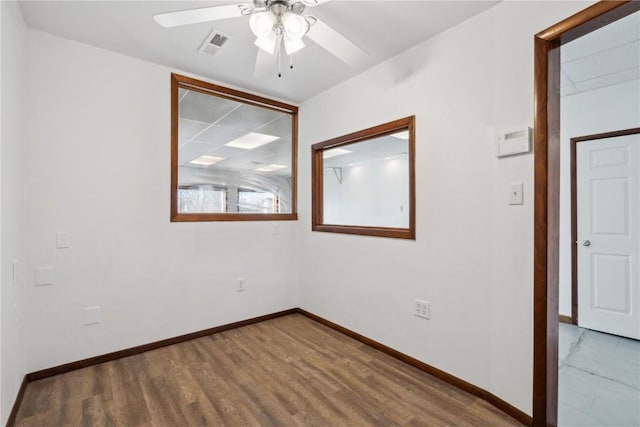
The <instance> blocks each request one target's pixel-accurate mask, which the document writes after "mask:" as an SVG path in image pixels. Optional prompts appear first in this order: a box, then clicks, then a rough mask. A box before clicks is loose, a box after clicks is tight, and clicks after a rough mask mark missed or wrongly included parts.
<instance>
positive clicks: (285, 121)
mask: <svg viewBox="0 0 640 427" xmlns="http://www.w3.org/2000/svg"><path fill="white" fill-rule="evenodd" d="M255 132H258V133H264V134H267V135H273V136H279V137H280V138H287V137H290V136H291V117H290V116H289V115H288V114H283V115H281V116H280V117H279V118H277V119H275V120H274V121H272V122H270V123H267V124H266V125H264V126H261V127H259V128H257V129H256V130H255Z"/></svg>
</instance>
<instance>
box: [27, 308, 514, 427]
mask: <svg viewBox="0 0 640 427" xmlns="http://www.w3.org/2000/svg"><path fill="white" fill-rule="evenodd" d="M16 425H18V426H21V427H22V426H38V427H41V426H56V427H57V426H66V425H74V426H80V425H81V426H127V427H128V426H160V427H164V426H229V427H235V426H278V427H279V426H305V427H310V426H321V427H326V426H349V427H353V426H385V427H388V426H430V427H432V426H519V425H520V424H519V423H518V422H517V421H516V420H514V419H512V418H510V417H509V416H507V415H506V414H504V413H502V412H500V411H499V410H497V409H496V408H494V407H493V406H491V405H490V404H488V403H487V402H485V401H483V400H480V399H479V398H477V397H475V396H473V395H471V394H469V393H466V392H464V391H462V390H460V389H457V388H455V387H453V386H451V385H449V384H447V383H445V382H443V381H441V380H438V379H436V378H434V377H432V376H430V375H428V374H426V373H424V372H422V371H420V370H418V369H416V368H414V367H412V366H409V365H407V364H405V363H403V362H401V361H398V360H396V359H394V358H393V357H390V356H389V355H386V354H384V353H381V352H379V351H378V350H375V349H373V348H371V347H368V346H367V345H365V344H362V343H360V342H358V341H355V340H353V339H352V338H350V337H348V336H346V335H344V334H342V333H340V332H337V331H335V330H333V329H330V328H328V327H326V326H324V325H322V324H319V323H317V322H315V321H313V320H311V319H309V318H307V317H304V316H301V315H299V314H292V315H288V316H284V317H280V318H276V319H272V320H268V321H265V322H262V323H258V324H254V325H249V326H244V327H242V328H237V329H233V330H228V331H224V332H220V333H218V334H214V335H210V336H206V337H201V338H198V339H194V340H192V341H187V342H184V343H180V344H175V345H171V346H168V347H164V348H161V349H157V350H153V351H149V352H147V353H143V354H138V355H134V356H130V357H126V358H123V359H119V360H115V361H112V362H107V363H103V364H100V365H95V366H91V367H88V368H84V369H79V370H77V371H73V372H68V373H66V374H61V375H58V376H55V377H51V378H47V379H43V380H40V381H35V382H32V383H29V384H28V385H27V389H26V393H25V396H24V399H23V401H22V405H21V407H20V409H19V411H18V417H17V421H16Z"/></svg>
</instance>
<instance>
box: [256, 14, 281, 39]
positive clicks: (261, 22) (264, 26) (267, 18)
mask: <svg viewBox="0 0 640 427" xmlns="http://www.w3.org/2000/svg"><path fill="white" fill-rule="evenodd" d="M275 22H276V17H275V16H273V13H271V12H268V11H267V12H260V13H254V14H253V15H251V18H250V19H249V27H251V31H253V34H255V36H256V37H258V38H264V37H267V36H268V35H269V34H271V32H272V31H273V25H274V24H275Z"/></svg>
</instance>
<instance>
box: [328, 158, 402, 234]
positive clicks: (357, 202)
mask: <svg viewBox="0 0 640 427" xmlns="http://www.w3.org/2000/svg"><path fill="white" fill-rule="evenodd" d="M341 169H342V172H341V173H342V182H340V181H338V178H337V176H336V174H335V173H334V171H333V169H332V168H325V169H324V183H323V194H324V201H323V209H324V213H323V220H324V223H325V224H347V225H361V226H378V227H402V228H407V227H409V162H408V157H407V155H406V154H405V155H396V156H394V157H393V158H389V159H388V160H385V159H374V160H368V161H363V162H359V163H358V164H354V165H353V166H345V167H342V168H341ZM338 176H339V175H338Z"/></svg>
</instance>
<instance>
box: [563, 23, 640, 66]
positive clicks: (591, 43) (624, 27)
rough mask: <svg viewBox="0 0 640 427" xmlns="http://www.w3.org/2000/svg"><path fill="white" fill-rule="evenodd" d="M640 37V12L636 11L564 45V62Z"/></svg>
mask: <svg viewBox="0 0 640 427" xmlns="http://www.w3.org/2000/svg"><path fill="white" fill-rule="evenodd" d="M639 39H640V13H634V14H631V15H629V16H626V17H624V18H622V19H620V20H618V21H616V22H615V24H614V25H606V26H604V27H602V28H600V29H598V30H597V31H593V32H591V33H589V34H587V35H585V36H582V37H579V38H577V39H576V40H574V41H572V42H569V43H567V44H566V45H564V46H563V47H562V63H565V62H571V61H575V60H576V59H579V58H583V57H585V56H590V55H594V54H597V53H599V52H603V51H606V50H608V49H611V48H612V47H615V46H621V45H624V44H627V43H630V42H632V41H634V40H639Z"/></svg>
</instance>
